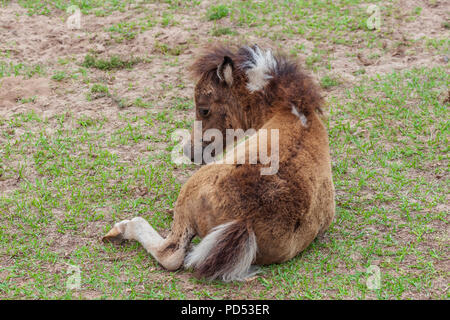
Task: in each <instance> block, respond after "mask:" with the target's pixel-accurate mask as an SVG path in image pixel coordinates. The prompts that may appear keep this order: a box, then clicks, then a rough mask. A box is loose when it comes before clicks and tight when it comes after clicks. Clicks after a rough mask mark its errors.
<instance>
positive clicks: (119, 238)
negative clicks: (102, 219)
mask: <svg viewBox="0 0 450 320" xmlns="http://www.w3.org/2000/svg"><path fill="white" fill-rule="evenodd" d="M128 222H130V220H123V221H121V222H118V223H116V224H115V225H114V227H113V228H112V229H111V230H109V232H108V233H107V234H106V235H105V236H104V237H103V238H102V241H103V242H114V243H120V242H123V241H124V240H126V238H125V237H124V233H125V228H126V225H127V223H128Z"/></svg>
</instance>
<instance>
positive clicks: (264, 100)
mask: <svg viewBox="0 0 450 320" xmlns="http://www.w3.org/2000/svg"><path fill="white" fill-rule="evenodd" d="M192 71H193V73H194V75H195V76H196V77H197V78H198V79H199V80H198V82H197V84H196V86H195V119H196V120H197V121H199V122H201V124H202V130H201V132H200V131H196V130H195V129H194V130H193V132H192V134H191V142H190V143H188V144H187V145H185V147H184V151H185V154H188V153H190V155H191V158H192V159H193V158H194V154H195V152H201V151H202V150H197V151H195V150H194V143H193V141H194V139H198V137H196V134H197V135H200V134H201V135H202V136H203V134H204V133H205V131H206V130H208V129H216V131H217V132H220V134H221V135H222V139H223V140H222V141H225V140H226V139H225V135H226V129H243V130H244V131H246V130H248V129H255V130H257V129H259V128H260V127H261V126H262V125H263V124H264V123H265V122H266V121H267V120H268V119H269V118H270V116H271V115H272V114H273V113H274V112H276V111H277V110H279V109H280V108H288V109H289V110H291V109H292V106H294V108H296V109H297V110H298V111H299V112H303V113H304V114H307V113H309V112H311V110H313V109H315V108H317V109H320V105H321V97H320V95H319V91H318V89H317V88H316V86H315V85H314V84H313V82H312V81H311V79H310V78H309V77H307V76H306V75H305V74H303V73H302V72H300V71H299V70H298V67H297V65H296V64H295V63H294V62H290V61H288V60H287V59H285V58H284V57H280V56H274V55H273V54H272V52H271V51H270V50H262V49H260V48H259V47H258V46H256V45H254V46H251V47H248V46H244V47H242V48H240V49H239V50H237V52H233V51H231V50H230V49H228V48H224V47H214V48H212V49H209V50H207V52H206V53H205V54H203V55H202V56H200V58H198V59H197V60H196V61H195V62H194V64H193V66H192ZM212 140H213V141H214V139H212ZM211 142H212V141H203V142H202V149H203V148H205V147H206V146H207V145H208V144H209V143H211ZM224 148H225V146H224ZM189 151H190V152H189Z"/></svg>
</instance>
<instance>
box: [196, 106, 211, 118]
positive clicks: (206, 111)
mask: <svg viewBox="0 0 450 320" xmlns="http://www.w3.org/2000/svg"><path fill="white" fill-rule="evenodd" d="M210 111H211V110H210V109H207V108H200V109H198V113H199V114H200V116H202V117H207V116H209V113H210Z"/></svg>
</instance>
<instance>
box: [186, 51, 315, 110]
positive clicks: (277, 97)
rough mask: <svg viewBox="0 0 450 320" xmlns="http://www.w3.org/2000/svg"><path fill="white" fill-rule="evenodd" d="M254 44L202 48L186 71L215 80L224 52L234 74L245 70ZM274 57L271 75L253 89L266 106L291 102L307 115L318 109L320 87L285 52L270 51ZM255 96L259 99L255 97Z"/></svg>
mask: <svg viewBox="0 0 450 320" xmlns="http://www.w3.org/2000/svg"><path fill="white" fill-rule="evenodd" d="M254 48H255V46H252V47H249V46H242V47H241V48H239V49H237V50H236V49H234V50H233V49H231V48H226V47H224V46H214V47H210V48H206V49H205V51H204V52H203V53H202V54H201V55H200V57H199V58H198V59H197V60H195V62H194V63H193V64H192V66H191V67H190V71H191V72H192V74H193V76H194V77H195V78H197V79H199V78H201V77H203V76H207V77H208V78H210V79H213V80H214V81H216V82H219V79H218V77H217V75H216V72H217V67H218V66H219V65H220V64H221V63H222V61H223V59H224V57H225V56H228V57H230V58H231V59H232V60H233V62H234V64H235V67H236V68H235V71H234V72H236V73H238V74H245V71H246V70H248V69H249V64H250V63H254V58H253V55H252V50H254ZM274 60H275V61H276V63H275V66H274V68H272V69H271V70H270V72H269V73H268V75H270V77H271V79H270V81H269V83H268V84H267V85H266V86H265V88H264V90H261V91H258V92H255V94H258V95H259V96H260V98H261V100H262V102H264V103H265V104H268V105H269V107H270V106H271V105H272V104H274V103H283V102H284V104H286V106H287V107H289V108H290V106H291V105H292V104H293V105H295V106H296V108H297V109H298V110H299V111H301V112H303V113H305V115H308V114H309V113H310V112H313V111H314V110H316V111H318V112H319V113H322V107H323V105H324V100H323V98H322V95H321V90H320V88H319V86H318V85H316V84H315V82H314V81H313V79H312V78H311V76H309V75H308V74H307V73H306V72H305V71H304V70H302V69H301V67H300V66H299V65H298V64H297V63H296V62H295V61H292V60H290V59H288V58H287V57H286V56H285V55H283V54H280V53H277V54H275V55H274ZM258 100H259V99H258Z"/></svg>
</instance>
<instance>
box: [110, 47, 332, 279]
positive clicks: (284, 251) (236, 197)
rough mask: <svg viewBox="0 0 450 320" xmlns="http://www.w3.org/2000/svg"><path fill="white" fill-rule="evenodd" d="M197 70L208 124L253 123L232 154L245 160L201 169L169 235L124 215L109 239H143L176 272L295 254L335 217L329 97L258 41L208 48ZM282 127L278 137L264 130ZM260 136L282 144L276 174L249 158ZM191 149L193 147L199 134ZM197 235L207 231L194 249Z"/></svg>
mask: <svg viewBox="0 0 450 320" xmlns="http://www.w3.org/2000/svg"><path fill="white" fill-rule="evenodd" d="M192 69H193V71H194V74H195V75H196V77H197V78H198V79H199V80H198V82H197V85H196V88H195V103H196V118H197V120H198V121H201V124H202V128H203V129H202V130H203V132H205V131H206V130H208V129H211V128H215V129H218V130H219V131H220V132H221V133H222V135H223V137H225V135H226V130H227V129H238V128H240V129H243V130H248V129H254V130H255V133H254V135H252V136H251V137H249V139H247V140H245V142H244V143H240V144H237V145H230V147H229V148H228V149H227V152H226V154H225V158H226V159H229V158H230V157H234V155H235V152H236V153H237V154H239V153H240V154H241V157H242V154H243V155H244V157H245V161H244V163H243V164H242V162H241V163H231V164H230V163H229V162H226V161H224V160H225V159H222V160H217V158H216V161H214V162H212V163H208V164H207V165H205V166H203V167H201V168H200V170H198V171H197V172H196V173H195V174H194V175H193V176H192V177H191V178H190V179H189V180H188V181H187V182H186V184H185V185H184V186H183V188H182V189H181V191H180V194H179V197H178V200H177V203H176V206H175V209H174V221H173V224H172V228H171V231H170V234H169V235H168V236H167V238H165V239H164V238H162V237H161V236H160V235H159V234H158V233H157V232H156V231H155V230H154V229H153V228H152V227H151V226H150V225H149V223H148V222H147V221H146V220H144V219H143V218H139V217H137V218H134V219H132V220H124V221H122V222H119V223H116V224H115V225H114V227H113V228H112V229H111V231H110V232H109V233H108V234H107V235H106V236H105V237H104V238H103V239H104V240H117V239H129V240H136V241H138V242H140V243H141V244H142V245H143V246H144V247H145V249H146V250H147V251H148V252H149V253H150V254H151V255H152V256H153V257H155V259H156V260H157V261H158V262H159V263H160V264H161V265H162V266H163V267H164V268H166V269H168V270H176V269H178V268H180V267H181V266H182V265H183V263H184V265H185V267H188V268H190V267H191V268H193V269H194V270H195V272H196V275H197V276H199V277H205V278H207V279H221V280H224V281H232V280H243V279H245V278H247V277H249V276H251V275H253V274H254V272H255V268H254V267H252V265H254V264H270V263H279V262H283V261H286V260H289V259H291V258H293V257H294V256H296V255H297V254H298V253H299V252H301V251H302V250H304V249H305V248H306V247H307V246H308V245H309V244H310V243H311V242H312V241H313V240H314V239H315V238H316V236H317V235H318V234H321V233H323V232H324V231H325V230H326V229H327V228H328V227H329V225H330V224H331V222H332V220H333V217H334V212H335V202H334V186H333V181H332V176H331V162H330V154H329V144H328V137H327V132H326V129H325V127H324V125H323V124H322V122H321V120H320V118H319V116H318V113H320V112H321V109H320V108H321V106H322V104H323V100H322V98H321V95H320V91H319V88H318V87H317V86H316V85H315V84H314V82H313V81H312V79H311V78H310V77H308V76H307V75H306V74H304V73H303V72H302V71H301V70H300V68H299V67H298V66H297V65H296V64H295V63H294V62H291V61H289V60H288V59H286V58H284V57H282V56H274V55H273V54H272V52H271V51H270V50H262V49H260V48H259V47H258V46H256V45H255V46H252V47H247V46H245V47H242V48H240V49H239V50H231V49H228V48H224V47H213V48H210V49H208V50H207V51H206V52H205V53H204V54H203V55H202V56H200V57H199V58H198V60H197V61H196V62H195V63H194V64H193V68H192ZM274 129H276V130H278V137H279V139H278V141H277V140H273V139H272V138H270V139H269V138H267V135H263V134H262V132H263V131H264V130H274ZM192 137H193V136H192ZM262 144H265V146H264V148H267V149H268V150H272V151H273V150H275V149H276V151H277V152H278V154H277V156H278V157H277V159H276V160H277V161H278V168H277V169H278V171H277V172H275V173H273V174H262V171H261V170H262V169H264V168H266V167H267V164H263V163H261V161H257V163H256V164H252V163H250V162H249V161H248V156H249V151H248V150H249V148H250V149H252V148H253V149H255V148H256V149H260V148H262V147H263V146H262ZM207 145H208V144H205V142H203V144H202V145H201V146H200V151H202V150H204V148H206V147H207ZM274 148H275V149H274ZM242 150H246V151H244V152H243V153H242ZM185 151H186V153H195V151H194V140H193V139H192V140H191V141H190V142H189V144H188V145H187V147H186V148H185ZM190 151H194V152H190ZM230 154H231V156H229V155H230ZM238 157H239V156H238ZM235 160H236V159H235ZM241 160H242V159H241ZM196 235H198V236H199V237H201V238H203V239H202V241H201V242H200V244H198V245H197V246H196V247H194V248H193V249H192V250H191V251H190V252H188V251H189V248H190V242H191V240H192V239H193V237H194V236H196Z"/></svg>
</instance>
